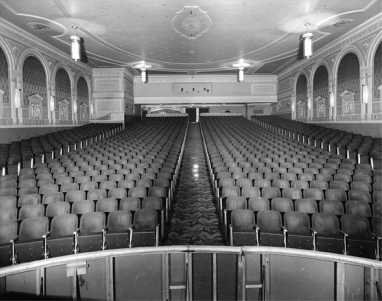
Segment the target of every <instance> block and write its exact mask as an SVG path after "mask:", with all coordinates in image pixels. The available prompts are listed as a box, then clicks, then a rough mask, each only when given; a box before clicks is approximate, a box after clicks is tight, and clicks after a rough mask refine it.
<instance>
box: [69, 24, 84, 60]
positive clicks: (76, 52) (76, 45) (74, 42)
mask: <svg viewBox="0 0 382 301" xmlns="http://www.w3.org/2000/svg"><path fill="white" fill-rule="evenodd" d="M72 28H73V29H74V30H75V31H76V35H74V36H70V41H71V48H70V50H71V55H72V59H73V60H74V61H78V60H81V38H80V37H79V36H78V35H77V29H78V27H77V26H72Z"/></svg>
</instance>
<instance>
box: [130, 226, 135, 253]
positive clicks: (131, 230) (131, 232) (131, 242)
mask: <svg viewBox="0 0 382 301" xmlns="http://www.w3.org/2000/svg"><path fill="white" fill-rule="evenodd" d="M133 233H134V230H133V226H131V228H129V248H132V247H133Z"/></svg>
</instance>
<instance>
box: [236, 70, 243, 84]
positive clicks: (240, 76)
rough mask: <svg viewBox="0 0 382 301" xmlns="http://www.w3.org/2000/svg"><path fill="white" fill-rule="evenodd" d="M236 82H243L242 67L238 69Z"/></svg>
mask: <svg viewBox="0 0 382 301" xmlns="http://www.w3.org/2000/svg"><path fill="white" fill-rule="evenodd" d="M237 81H238V82H239V83H241V82H243V81H244V67H240V68H239V74H238V79H237Z"/></svg>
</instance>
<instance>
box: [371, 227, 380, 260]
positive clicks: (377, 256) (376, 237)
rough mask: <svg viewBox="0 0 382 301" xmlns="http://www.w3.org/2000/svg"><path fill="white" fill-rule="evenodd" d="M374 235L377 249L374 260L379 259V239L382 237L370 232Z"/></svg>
mask: <svg viewBox="0 0 382 301" xmlns="http://www.w3.org/2000/svg"><path fill="white" fill-rule="evenodd" d="M371 234H372V235H373V237H374V239H375V240H376V243H377V250H376V254H375V257H376V258H375V259H376V260H381V249H380V246H381V240H382V237H379V236H378V235H376V234H375V233H371Z"/></svg>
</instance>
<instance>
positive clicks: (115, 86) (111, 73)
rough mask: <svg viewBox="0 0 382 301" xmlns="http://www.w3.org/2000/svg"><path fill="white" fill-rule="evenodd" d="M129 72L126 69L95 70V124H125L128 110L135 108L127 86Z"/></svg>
mask: <svg viewBox="0 0 382 301" xmlns="http://www.w3.org/2000/svg"><path fill="white" fill-rule="evenodd" d="M129 74H130V73H129V72H128V71H127V70H126V69H125V68H107V69H106V68H94V69H93V89H92V90H93V97H94V108H93V122H94V121H97V122H99V121H100V120H102V121H103V122H121V123H123V122H124V119H125V112H126V110H127V109H128V110H131V113H132V108H133V99H131V97H129V94H130V92H127V91H126V89H130V85H127V84H126V78H127V77H129ZM126 106H127V107H126Z"/></svg>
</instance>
